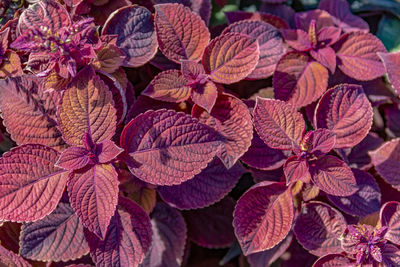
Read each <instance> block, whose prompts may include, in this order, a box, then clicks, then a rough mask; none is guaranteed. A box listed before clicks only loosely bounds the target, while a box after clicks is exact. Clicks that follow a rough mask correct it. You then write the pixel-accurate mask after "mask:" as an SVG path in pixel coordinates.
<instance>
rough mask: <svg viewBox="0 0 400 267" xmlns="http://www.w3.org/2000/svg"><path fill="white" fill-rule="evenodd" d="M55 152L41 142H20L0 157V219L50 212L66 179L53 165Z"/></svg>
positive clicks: (27, 217)
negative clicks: (20, 143) (39, 143)
mask: <svg viewBox="0 0 400 267" xmlns="http://www.w3.org/2000/svg"><path fill="white" fill-rule="evenodd" d="M58 157H59V153H58V152H57V151H56V150H54V149H52V148H49V147H46V146H43V145H33V144H29V145H22V146H19V147H16V148H14V149H12V150H11V151H9V152H7V153H6V154H4V155H3V157H2V158H0V192H1V193H0V220H9V221H18V222H33V221H37V220H39V219H42V218H43V217H44V216H46V215H48V214H50V213H51V212H52V211H53V210H54V209H55V208H56V207H57V204H58V201H59V200H60V199H61V196H62V194H63V192H64V189H65V184H66V183H67V177H68V176H67V172H66V171H64V170H62V169H60V168H57V167H55V166H54V165H55V163H56V161H57V158H58Z"/></svg>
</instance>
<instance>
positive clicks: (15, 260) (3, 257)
mask: <svg viewBox="0 0 400 267" xmlns="http://www.w3.org/2000/svg"><path fill="white" fill-rule="evenodd" d="M0 265H2V266H7V267H8V266H10V267H32V265H31V264H29V263H28V262H27V261H26V260H24V258H22V257H21V256H19V255H17V254H15V253H14V252H12V251H10V250H8V249H6V248H4V247H3V246H0Z"/></svg>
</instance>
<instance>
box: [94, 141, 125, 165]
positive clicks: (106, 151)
mask: <svg viewBox="0 0 400 267" xmlns="http://www.w3.org/2000/svg"><path fill="white" fill-rule="evenodd" d="M95 149H96V156H97V160H98V162H99V163H107V162H110V161H112V160H113V159H115V158H116V157H117V156H118V155H119V154H121V153H122V152H123V151H124V150H123V149H122V148H119V147H118V146H117V145H116V144H115V143H114V142H113V141H111V140H105V141H103V142H101V143H99V144H97V145H96V147H95Z"/></svg>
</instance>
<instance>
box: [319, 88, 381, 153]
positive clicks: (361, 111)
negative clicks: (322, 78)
mask: <svg viewBox="0 0 400 267" xmlns="http://www.w3.org/2000/svg"><path fill="white" fill-rule="evenodd" d="M372 116H373V114H372V106H371V103H370V102H369V100H368V98H367V96H366V95H365V93H364V91H363V89H362V87H361V86H360V85H355V84H341V85H337V86H335V87H333V88H332V89H330V90H328V91H327V92H326V93H325V94H324V95H323V97H322V98H321V100H320V101H319V103H318V105H317V107H316V113H315V117H314V125H316V127H317V128H327V129H330V130H332V131H333V132H334V133H335V134H336V144H335V148H346V147H353V146H355V145H357V144H358V143H360V142H361V140H363V139H364V138H365V137H366V136H367V134H368V132H369V130H370V128H371V125H372Z"/></svg>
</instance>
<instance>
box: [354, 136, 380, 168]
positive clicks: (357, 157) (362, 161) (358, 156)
mask: <svg viewBox="0 0 400 267" xmlns="http://www.w3.org/2000/svg"><path fill="white" fill-rule="evenodd" d="M383 143H384V141H383V139H382V138H380V137H379V135H377V134H376V133H374V132H370V133H368V135H367V136H366V137H365V138H364V139H363V140H362V141H361V142H360V143H359V144H357V145H356V146H355V147H353V148H352V149H351V152H350V153H349V154H348V155H347V158H348V160H349V162H350V164H351V165H350V166H353V165H354V166H355V167H356V168H359V169H363V170H367V169H369V168H370V167H371V166H372V163H371V157H370V156H369V154H368V152H369V151H372V150H375V149H377V148H378V147H380V146H381V145H382V144H383Z"/></svg>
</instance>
